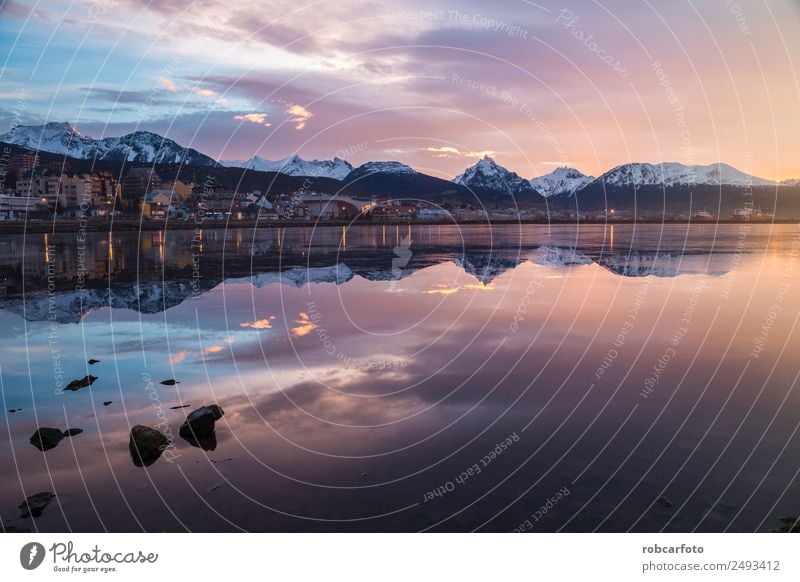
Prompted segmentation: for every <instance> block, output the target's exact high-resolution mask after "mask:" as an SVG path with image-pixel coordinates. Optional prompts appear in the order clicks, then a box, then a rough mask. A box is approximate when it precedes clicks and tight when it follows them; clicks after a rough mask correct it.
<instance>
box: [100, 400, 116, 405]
mask: <svg viewBox="0 0 800 582" xmlns="http://www.w3.org/2000/svg"><path fill="white" fill-rule="evenodd" d="M112 402H114V401H113V400H106V401H105V402H103V406H108V405H109V404H111V403H112Z"/></svg>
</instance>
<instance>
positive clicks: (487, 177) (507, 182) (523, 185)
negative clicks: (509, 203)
mask: <svg viewBox="0 0 800 582" xmlns="http://www.w3.org/2000/svg"><path fill="white" fill-rule="evenodd" d="M453 182H454V183H456V184H460V185H462V186H466V187H467V188H469V189H471V190H473V191H482V192H492V193H494V194H505V195H511V196H519V195H532V194H533V195H535V194H536V191H535V190H534V189H533V187H532V186H531V185H530V183H529V182H528V181H527V180H525V179H523V178H521V177H520V176H519V175H517V174H516V173H514V172H511V171H509V170H507V169H506V168H504V167H503V166H501V165H500V164H498V163H497V162H495V161H494V159H493V158H492V157H490V156H489V155H488V154H487V155H485V156H483V158H481V159H480V160H478V161H477V162H476V163H475V164H473V165H472V166H470V167H469V168H467V169H466V170H464V172H463V173H461V174H459V175H458V176H456V177H455V178H453Z"/></svg>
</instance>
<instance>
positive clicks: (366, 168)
mask: <svg viewBox="0 0 800 582" xmlns="http://www.w3.org/2000/svg"><path fill="white" fill-rule="evenodd" d="M353 171H354V172H358V173H359V174H377V173H384V174H416V173H417V171H416V170H415V169H414V168H412V167H411V166H408V165H406V164H402V163H400V162H367V163H366V164H362V165H360V166H359V167H357V168H356V169H355V170H353Z"/></svg>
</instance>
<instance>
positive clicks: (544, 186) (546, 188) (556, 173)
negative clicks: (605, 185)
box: [531, 167, 595, 198]
mask: <svg viewBox="0 0 800 582" xmlns="http://www.w3.org/2000/svg"><path fill="white" fill-rule="evenodd" d="M594 180H595V178H594V176H587V175H586V174H584V173H582V172H579V171H578V170H576V169H575V168H567V167H559V168H556V169H555V170H553V171H552V172H550V173H549V174H545V175H544V176H539V177H538V178H533V179H532V180H531V186H533V187H534V188H535V189H536V191H537V192H539V194H541V195H542V196H544V197H545V198H549V197H550V196H562V195H566V196H570V195H572V194H574V193H575V192H577V191H578V190H580V189H581V188H583V187H584V186H586V185H587V184H591V183H592V182H594Z"/></svg>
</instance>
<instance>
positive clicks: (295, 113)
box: [286, 105, 314, 131]
mask: <svg viewBox="0 0 800 582" xmlns="http://www.w3.org/2000/svg"><path fill="white" fill-rule="evenodd" d="M286 113H288V114H289V115H290V116H291V117H290V118H289V121H291V122H292V123H294V124H295V125H294V128H295V129H296V130H298V131H299V130H302V129H304V128H305V126H306V121H308V120H309V119H311V118H312V117H314V114H313V113H311V112H310V111H309V110H308V109H306V108H305V107H303V106H302V105H290V106H289V107H287V108H286Z"/></svg>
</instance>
